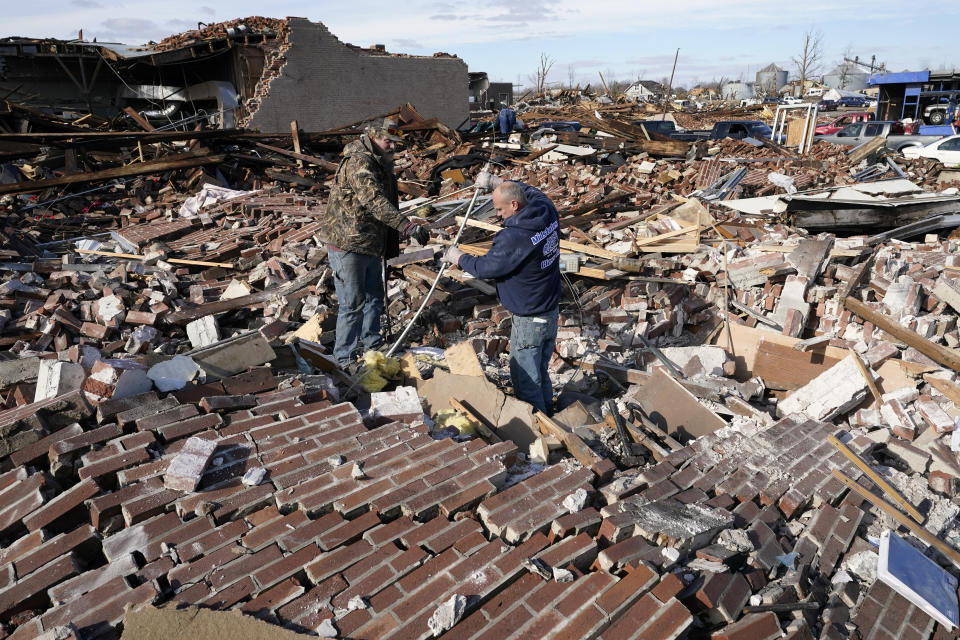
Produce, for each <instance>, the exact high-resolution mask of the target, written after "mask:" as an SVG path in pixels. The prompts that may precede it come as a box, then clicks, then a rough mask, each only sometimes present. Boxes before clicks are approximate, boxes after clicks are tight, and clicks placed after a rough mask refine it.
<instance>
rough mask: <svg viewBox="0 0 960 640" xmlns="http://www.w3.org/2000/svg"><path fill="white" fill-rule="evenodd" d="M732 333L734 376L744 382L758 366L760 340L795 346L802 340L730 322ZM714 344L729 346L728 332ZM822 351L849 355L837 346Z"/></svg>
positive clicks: (835, 356) (828, 354)
mask: <svg viewBox="0 0 960 640" xmlns="http://www.w3.org/2000/svg"><path fill="white" fill-rule="evenodd" d="M730 335H731V336H732V337H733V351H734V353H732V354H731V357H733V359H734V361H735V362H736V365H737V370H736V373H735V374H734V376H735V377H736V379H737V380H739V381H741V382H743V381H744V380H749V379H750V378H752V377H753V369H754V367H755V366H756V361H757V350H758V349H759V347H760V341H761V340H764V341H767V342H770V343H773V344H779V345H784V346H787V347H791V348H792V347H793V345H795V344H796V343H798V342H800V340H798V339H797V338H791V337H790V336H785V335H783V334H782V333H779V332H777V331H767V330H766V329H755V328H752V327H748V326H746V325H744V324H733V323H731V324H730ZM714 344H717V345H720V346H721V347H724V348H726V347H727V332H726V330H721V331H720V333H718V334H717V336H716V338H715V339H714ZM820 353H822V354H823V355H824V357H827V358H833V359H834V360H842V359H844V358H845V357H847V352H846V351H845V350H844V349H838V348H837V347H827V348H826V349H822V350H820Z"/></svg>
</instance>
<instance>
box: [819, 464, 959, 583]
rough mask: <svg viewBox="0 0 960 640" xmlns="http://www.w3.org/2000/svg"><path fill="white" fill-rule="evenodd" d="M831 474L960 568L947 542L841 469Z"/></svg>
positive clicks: (956, 554)
mask: <svg viewBox="0 0 960 640" xmlns="http://www.w3.org/2000/svg"><path fill="white" fill-rule="evenodd" d="M831 474H832V475H833V477H834V478H836V479H837V480H839V481H840V482H842V483H843V484H845V485H846V486H847V488H848V489H851V490H853V491H856V492H857V493H858V494H859V495H860V496H862V497H864V498H865V499H866V500H868V501H869V502H870V504H872V505H873V506H875V507H876V508H878V509H880V511H883V512H884V513H885V514H887V515H888V516H890V517H891V518H893V519H894V520H896V521H897V522H898V523H900V524H902V525H903V526H904V527H906V528H907V529H909V530H910V532H911V533H912V534H913V535H915V536H917V537H918V538H920V539H921V540H923V541H924V542H926V543H927V544H929V545H930V546H931V547H934V548H936V549H937V550H938V551H940V552H941V553H942V554H943V555H945V556H947V557H948V558H950V561H951V562H953V564H955V565H957V566H958V567H960V553H957V550H956V549H954V548H953V547H951V546H950V545H948V544H947V543H946V542H944V541H943V540H941V539H940V538H938V537H937V536H935V535H933V534H932V533H930V532H929V531H927V530H926V529H924V528H923V527H922V526H920V525H919V524H917V523H916V522H914V521H913V520H911V519H909V518H908V517H907V516H905V515H903V514H902V513H900V511H898V510H897V508H896V507H894V506H893V505H892V504H890V503H889V502H887V501H886V500H884V499H883V498H881V497H880V496H878V495H874V494H873V493H871V492H870V491H867V490H866V489H865V488H864V487H862V486H860V485H859V484H857V483H856V482H854V480H853V479H852V478H850V477H848V476H847V475H845V474H844V473H843V472H842V471H840V470H839V469H834V470H833V471H831Z"/></svg>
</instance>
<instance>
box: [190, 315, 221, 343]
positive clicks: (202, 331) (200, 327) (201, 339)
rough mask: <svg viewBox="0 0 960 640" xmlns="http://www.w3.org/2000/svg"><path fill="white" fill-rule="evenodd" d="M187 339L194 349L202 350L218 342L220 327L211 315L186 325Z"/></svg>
mask: <svg viewBox="0 0 960 640" xmlns="http://www.w3.org/2000/svg"><path fill="white" fill-rule="evenodd" d="M187 337H188V338H189V339H190V345H191V346H192V347H193V348H194V349H202V348H203V347H209V346H210V345H212V344H216V343H217V342H219V341H220V326H219V325H218V324H217V319H216V318H214V317H213V316H212V315H209V316H203V317H202V318H199V319H197V320H194V321H193V322H189V323H187Z"/></svg>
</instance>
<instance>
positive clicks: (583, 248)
mask: <svg viewBox="0 0 960 640" xmlns="http://www.w3.org/2000/svg"><path fill="white" fill-rule="evenodd" d="M456 219H457V222H460V223H462V222H463V216H457V217H456ZM467 226H470V227H476V228H477V229H486V230H487V231H494V232H496V231H503V227H501V226H500V225H496V224H491V223H489V222H482V221H480V220H472V219H471V220H467ZM560 247H561V248H562V249H568V250H570V251H575V252H576V253H585V254H587V255H590V256H597V257H598V258H606V259H607V260H612V259H614V258H622V257H624V256H623V255H622V254H620V253H615V252H613V251H607V250H606V249H597V248H596V247H591V246H589V245H585V244H578V243H576V242H570V241H569V240H561V241H560Z"/></svg>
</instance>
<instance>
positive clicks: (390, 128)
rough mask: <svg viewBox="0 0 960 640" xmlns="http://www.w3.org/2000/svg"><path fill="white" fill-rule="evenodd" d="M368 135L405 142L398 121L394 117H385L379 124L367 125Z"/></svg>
mask: <svg viewBox="0 0 960 640" xmlns="http://www.w3.org/2000/svg"><path fill="white" fill-rule="evenodd" d="M367 135H371V136H377V137H379V138H386V139H387V140H393V141H394V142H403V138H402V137H401V136H400V129H398V128H397V122H396V121H395V120H394V119H393V118H384V119H383V122H381V123H380V124H379V125H374V126H370V127H367Z"/></svg>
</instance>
